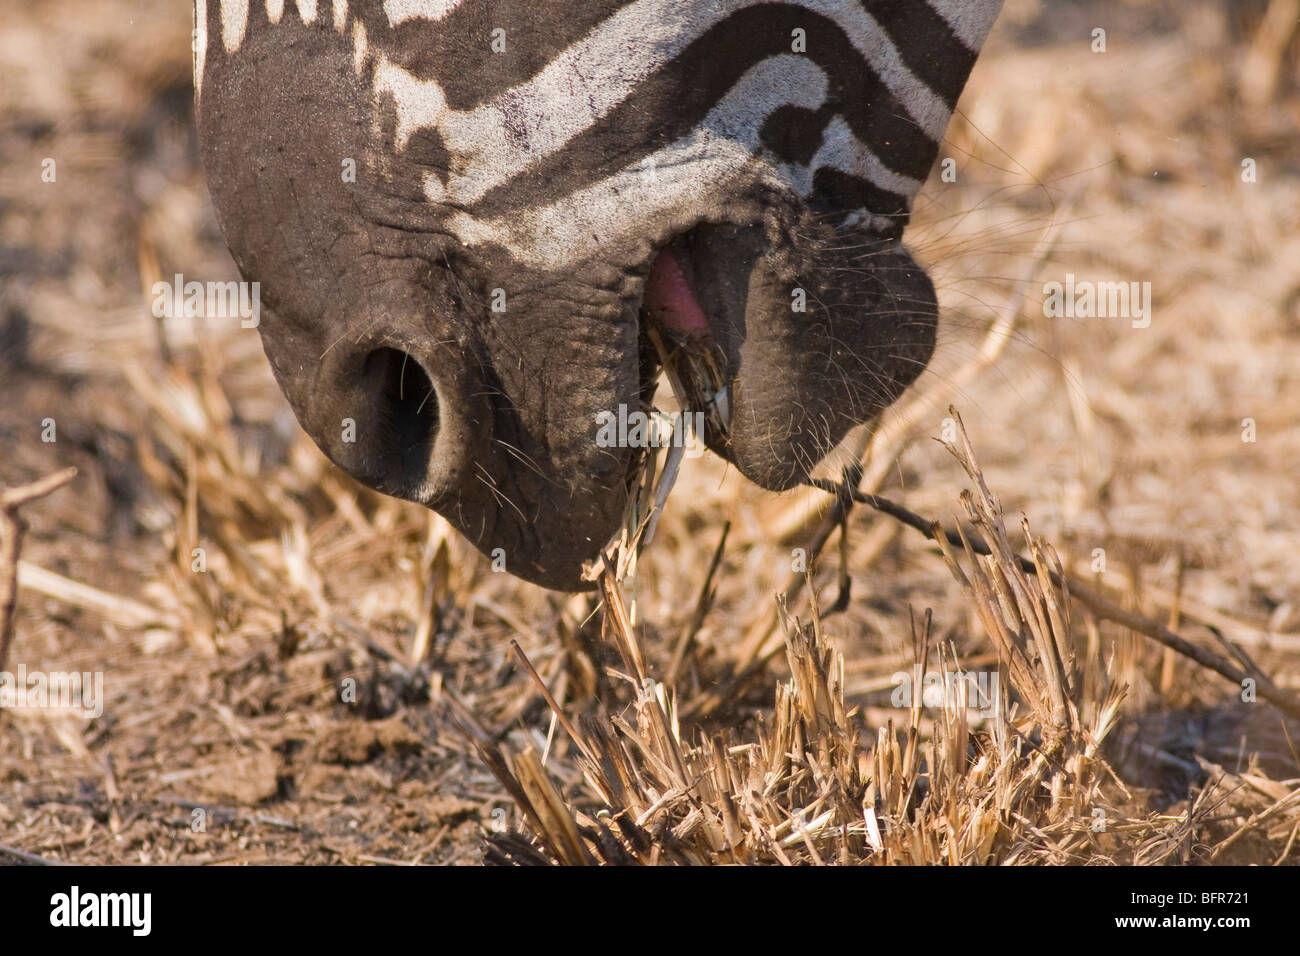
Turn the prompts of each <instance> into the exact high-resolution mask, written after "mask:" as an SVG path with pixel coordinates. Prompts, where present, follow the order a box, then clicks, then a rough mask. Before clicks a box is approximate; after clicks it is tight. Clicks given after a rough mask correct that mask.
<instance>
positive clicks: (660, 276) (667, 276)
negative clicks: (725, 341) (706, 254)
mask: <svg viewBox="0 0 1300 956" xmlns="http://www.w3.org/2000/svg"><path fill="white" fill-rule="evenodd" d="M693 265H694V263H693V260H692V257H691V255H690V250H689V240H688V239H687V238H686V237H679V238H678V239H675V240H673V242H671V243H669V244H668V245H667V246H664V248H663V249H661V250H660V251H659V254H658V255H657V256H656V257H655V259H654V261H653V262H652V263H651V264H650V274H649V275H648V276H647V277H646V284H645V292H644V295H643V298H642V301H641V309H642V312H643V314H644V316H645V318H646V320H648V322H649V323H650V324H651V325H653V326H655V327H657V328H659V329H662V330H664V331H666V332H668V333H669V334H671V335H673V336H675V337H678V338H683V339H686V338H690V337H692V336H701V335H705V336H707V335H708V334H709V320H708V318H707V317H706V316H705V314H704V308H703V307H702V306H701V305H700V300H699V298H698V297H697V296H696V294H695V280H694V276H693V272H694V268H693Z"/></svg>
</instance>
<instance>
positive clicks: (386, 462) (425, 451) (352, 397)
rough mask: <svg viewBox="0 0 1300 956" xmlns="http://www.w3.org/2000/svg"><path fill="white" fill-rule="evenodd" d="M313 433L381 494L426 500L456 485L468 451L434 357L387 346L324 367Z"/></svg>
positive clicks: (448, 389) (339, 461)
mask: <svg viewBox="0 0 1300 956" xmlns="http://www.w3.org/2000/svg"><path fill="white" fill-rule="evenodd" d="M321 374H322V376H323V380H318V385H317V394H318V395H321V396H324V397H325V400H324V401H322V402H321V403H320V407H319V408H318V410H317V414H314V415H313V416H312V417H313V418H314V419H315V422H314V423H313V424H314V426H315V427H314V428H313V429H312V431H313V432H314V434H315V435H316V437H317V440H318V441H319V440H320V439H321V438H322V437H324V438H325V440H324V441H323V442H321V444H322V445H323V446H324V448H325V451H326V452H327V453H328V454H329V456H330V458H332V459H333V460H334V462H335V463H336V464H337V465H339V466H340V467H341V468H343V469H344V470H345V471H347V472H348V473H349V474H350V475H352V477H354V478H356V479H357V480H358V481H360V482H362V483H363V484H366V485H369V486H370V487H372V488H375V489H376V490H378V491H382V492H384V493H385V494H390V495H395V496H397V497H400V498H407V499H409V500H412V501H419V502H423V503H428V502H430V501H431V500H433V499H434V498H436V497H438V496H439V495H440V494H443V493H445V491H447V490H448V488H449V486H451V485H453V484H454V483H455V481H456V479H457V476H458V475H459V473H460V472H461V470H462V468H463V465H464V463H465V460H466V458H467V457H468V456H469V449H468V448H467V447H466V446H465V443H464V441H463V433H464V429H462V428H458V427H456V418H457V416H456V414H455V403H454V398H453V396H452V394H451V391H452V389H451V387H449V386H450V385H451V383H449V382H446V381H442V382H440V381H439V379H440V378H445V377H443V376H439V375H438V374H436V373H435V372H434V371H432V363H430V362H428V361H427V360H426V361H421V359H420V358H417V356H416V354H414V353H413V352H411V351H407V350H404V349H401V348H397V347H394V346H391V345H382V346H379V347H373V348H370V349H368V350H366V349H363V350H359V351H357V352H355V353H353V354H352V355H350V356H347V357H344V358H342V359H341V360H339V361H337V362H330V363H327V364H326V365H325V366H323V367H322V369H321Z"/></svg>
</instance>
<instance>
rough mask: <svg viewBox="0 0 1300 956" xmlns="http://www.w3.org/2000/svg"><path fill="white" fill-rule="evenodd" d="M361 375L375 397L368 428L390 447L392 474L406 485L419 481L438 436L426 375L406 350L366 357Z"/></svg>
mask: <svg viewBox="0 0 1300 956" xmlns="http://www.w3.org/2000/svg"><path fill="white" fill-rule="evenodd" d="M362 376H363V378H364V379H365V380H366V384H365V387H366V388H367V389H369V390H371V392H372V394H374V395H375V396H376V402H375V406H374V416H375V420H374V422H373V423H372V424H373V426H374V427H375V428H376V429H377V430H378V432H379V438H380V441H381V442H382V443H383V444H384V445H386V446H387V447H388V448H390V449H391V451H390V455H391V456H392V458H391V461H392V463H393V464H394V465H395V466H396V468H395V474H398V475H400V476H401V481H402V483H403V484H405V485H408V486H411V485H415V484H418V483H420V482H422V481H423V480H424V477H425V474H426V471H427V468H428V463H429V456H430V455H431V454H432V452H433V445H434V440H435V439H436V438H437V436H438V412H439V407H438V393H437V390H436V389H435V388H434V386H433V382H432V380H431V379H430V378H429V373H428V372H426V371H425V370H424V368H423V367H422V366H421V365H420V363H419V362H417V361H416V360H415V359H414V358H412V357H411V356H410V355H408V354H407V353H406V352H402V351H399V350H398V349H392V348H381V349H375V350H374V351H373V352H371V353H370V354H369V355H367V356H366V360H365V363H364V364H363V365H362Z"/></svg>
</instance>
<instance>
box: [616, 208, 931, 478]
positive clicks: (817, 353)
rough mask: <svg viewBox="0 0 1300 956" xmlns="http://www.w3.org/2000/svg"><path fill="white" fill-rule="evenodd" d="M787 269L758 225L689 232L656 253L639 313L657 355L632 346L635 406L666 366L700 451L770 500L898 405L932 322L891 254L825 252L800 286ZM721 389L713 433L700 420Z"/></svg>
mask: <svg viewBox="0 0 1300 956" xmlns="http://www.w3.org/2000/svg"><path fill="white" fill-rule="evenodd" d="M791 258H792V257H791V256H790V255H789V250H784V249H780V248H774V247H773V245H772V243H771V242H770V241H769V239H768V238H767V236H766V234H765V231H764V230H763V229H762V228H761V227H759V226H748V227H746V226H733V225H727V224H701V225H698V226H696V227H695V228H693V229H691V230H690V231H688V232H686V233H683V234H681V235H679V236H677V237H676V238H674V239H673V240H672V241H670V242H669V243H667V244H666V245H664V246H663V247H662V248H661V249H660V250H659V252H658V253H657V254H656V256H655V258H654V259H653V260H652V261H651V263H650V266H649V270H648V274H647V278H646V282H645V286H644V291H643V294H642V302H641V329H642V336H643V338H645V337H647V334H648V333H649V332H650V331H651V330H654V331H656V332H657V333H658V334H659V337H660V339H661V340H663V345H664V346H666V349H663V350H660V349H645V343H644V342H643V353H642V354H643V356H644V357H645V358H646V359H647V360H646V361H643V365H642V371H643V376H644V375H647V374H648V375H649V376H650V377H649V379H646V378H644V377H643V380H642V386H643V390H642V396H643V397H646V398H648V397H649V395H650V394H652V392H653V378H654V377H655V376H656V375H657V372H658V365H657V362H658V361H660V360H663V359H665V358H666V359H667V360H668V362H669V364H670V366H671V368H670V372H672V373H674V374H675V378H676V380H677V381H678V382H679V383H680V384H682V385H683V386H684V387H685V391H686V398H687V399H688V401H689V404H690V410H691V411H704V412H706V424H707V425H708V427H706V430H705V441H706V443H707V444H708V446H709V447H710V448H711V449H712V450H713V451H714V452H716V453H717V454H719V455H721V456H722V457H723V458H726V459H727V460H728V461H730V462H731V463H732V464H734V465H735V466H736V468H737V469H738V470H739V471H740V472H741V474H743V475H745V477H747V478H748V479H750V480H751V481H753V482H755V483H756V484H759V485H761V486H763V487H764V488H768V489H771V490H774V491H782V490H785V489H788V488H791V487H793V486H794V485H796V484H798V483H799V482H801V481H803V480H805V479H806V478H807V476H808V475H809V474H811V472H812V470H813V468H815V467H816V465H817V464H818V462H820V461H821V460H822V458H824V457H825V456H826V455H827V454H829V453H830V451H831V450H832V449H833V448H834V447H835V446H836V445H837V444H838V443H839V442H840V440H841V439H842V438H843V437H844V435H845V434H846V433H847V432H848V430H849V429H850V428H852V427H853V426H854V425H858V424H861V423H863V422H866V421H869V420H871V418H873V417H874V416H875V415H877V414H878V413H879V411H880V410H881V409H883V408H884V407H886V406H888V405H889V404H890V403H891V402H893V401H894V400H895V399H896V398H897V397H898V396H899V394H900V393H901V392H902V390H903V389H904V388H905V387H907V385H908V384H910V383H911V382H912V380H913V379H915V378H916V376H917V374H918V373H919V372H920V370H921V369H922V368H924V367H925V365H926V363H927V362H928V361H929V358H930V353H931V351H932V349H933V347H934V337H935V327H936V323H937V307H936V303H935V296H934V289H933V287H932V286H931V284H930V281H929V279H928V278H927V277H926V275H925V273H924V272H923V271H922V270H921V269H920V268H919V267H918V266H917V265H916V263H915V262H914V261H913V260H912V258H911V256H910V255H908V253H907V252H906V250H905V249H903V248H902V247H901V246H899V245H898V244H897V243H893V242H883V241H881V242H875V243H865V242H850V243H845V244H844V245H843V246H841V247H839V248H833V247H830V248H828V249H827V250H826V251H825V252H824V253H822V254H821V255H819V256H818V257H817V258H816V259H812V260H810V261H811V262H812V265H811V266H809V267H808V268H809V271H810V274H808V275H801V274H800V273H799V272H798V271H796V267H794V266H792V265H791V264H790V263H791ZM805 259H809V257H807V256H805ZM683 356H685V360H684V361H683V360H681V359H682V357H683ZM696 359H700V360H696ZM722 389H725V394H724V395H722V398H723V399H724V400H725V414H723V415H719V416H717V417H718V418H719V419H720V420H721V421H722V423H723V425H724V426H725V427H724V428H716V427H714V425H713V423H714V417H715V416H713V415H712V414H707V413H709V412H710V410H711V406H712V410H715V411H716V410H717V405H718V403H717V402H716V399H717V398H718V396H719V393H720V391H721V390H722Z"/></svg>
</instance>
